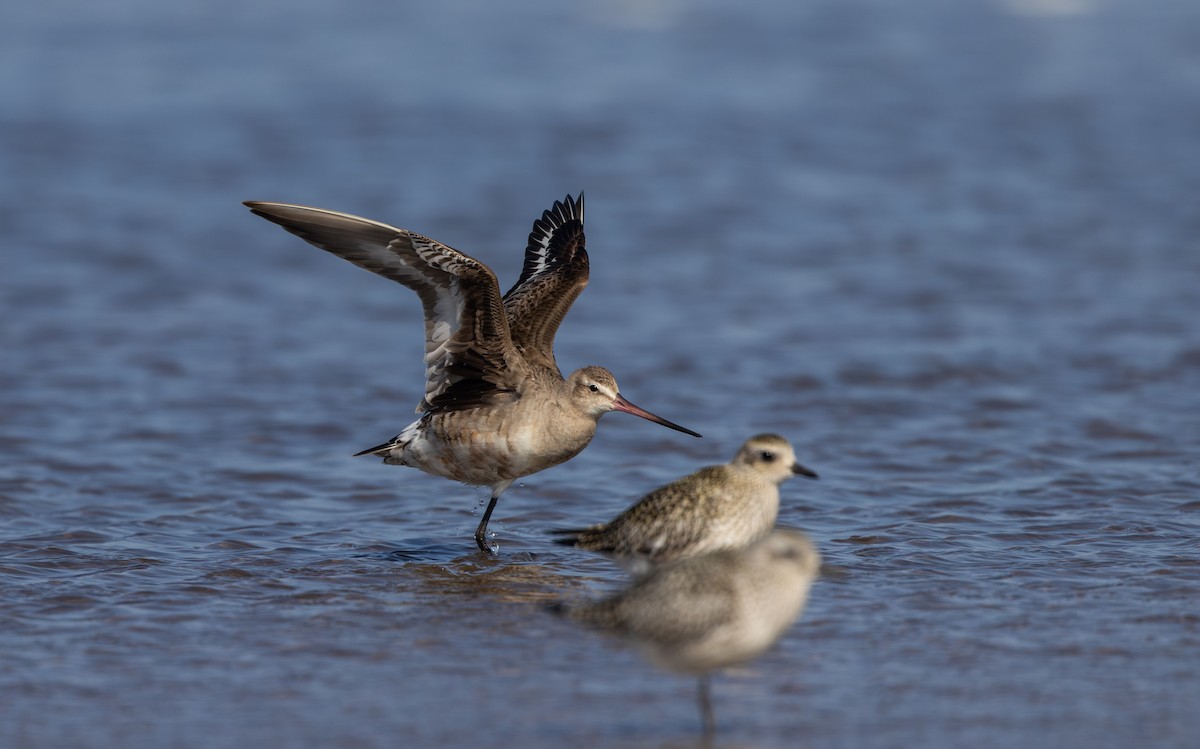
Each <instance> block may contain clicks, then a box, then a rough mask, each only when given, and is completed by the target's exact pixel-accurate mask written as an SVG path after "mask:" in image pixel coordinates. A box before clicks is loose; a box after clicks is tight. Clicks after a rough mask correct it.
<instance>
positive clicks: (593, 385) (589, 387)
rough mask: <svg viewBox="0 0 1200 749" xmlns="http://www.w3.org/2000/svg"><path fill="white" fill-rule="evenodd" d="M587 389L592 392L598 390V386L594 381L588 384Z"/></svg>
mask: <svg viewBox="0 0 1200 749" xmlns="http://www.w3.org/2000/svg"><path fill="white" fill-rule="evenodd" d="M588 390H591V391H592V392H593V393H598V392H600V388H598V387H596V385H595V383H593V384H591V385H588Z"/></svg>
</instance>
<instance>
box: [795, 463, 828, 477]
mask: <svg viewBox="0 0 1200 749" xmlns="http://www.w3.org/2000/svg"><path fill="white" fill-rule="evenodd" d="M792 473H794V474H796V475H797V476H803V477H804V478H806V479H819V478H821V477H820V476H818V475H817V472H816V471H814V470H813V469H811V468H806V467H804V466H802V465H800V464H799V463H793V464H792Z"/></svg>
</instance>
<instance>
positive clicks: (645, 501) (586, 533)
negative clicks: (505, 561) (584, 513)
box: [554, 434, 817, 575]
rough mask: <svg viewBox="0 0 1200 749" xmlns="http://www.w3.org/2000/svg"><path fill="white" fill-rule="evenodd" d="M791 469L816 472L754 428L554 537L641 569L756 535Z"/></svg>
mask: <svg viewBox="0 0 1200 749" xmlns="http://www.w3.org/2000/svg"><path fill="white" fill-rule="evenodd" d="M792 476H806V477H808V478H812V479H815V478H817V474H816V473H814V472H813V471H811V470H809V469H808V468H805V467H804V466H802V465H800V464H799V463H797V462H796V455H795V453H794V452H793V451H792V446H791V445H790V444H789V443H788V441H787V440H786V439H784V438H783V437H780V436H779V435H778V434H760V435H758V436H755V437H751V438H750V439H749V440H747V441H746V443H745V444H743V445H742V446H741V448H740V449H739V450H738V452H737V455H735V456H733V460H732V461H730V462H729V463H726V464H724V465H717V466H708V467H706V468H701V469H700V470H699V471H696V472H695V473H693V474H691V475H690V476H685V477H683V478H681V479H679V480H678V481H673V482H671V483H670V484H667V485H666V486H663V487H659V488H658V489H655V490H654V491H652V492H650V493H649V494H647V495H646V496H645V497H643V498H642V499H641V500H639V501H638V502H637V503H636V504H635V505H633V506H632V507H630V508H629V509H627V510H625V511H624V512H622V513H621V514H620V515H618V516H617V517H616V518H614V519H613V520H611V521H610V522H608V523H602V524H600V525H593V526H591V527H590V528H585V529H583V530H563V531H554V532H555V533H563V534H570V535H569V537H568V538H564V539H561V540H560V541H558V543H561V544H565V545H567V546H577V547H579V548H581V549H588V550H589V551H599V552H603V553H606V554H610V555H612V556H613V557H615V558H616V560H617V562H619V563H620V564H621V565H622V566H624V567H626V568H627V569H629V570H630V571H631V572H632V573H633V574H635V575H641V574H645V573H646V572H647V571H649V570H650V569H651V568H652V567H653V566H655V565H658V564H661V563H663V562H669V561H673V560H676V559H680V558H683V557H689V556H695V555H697V554H704V553H706V552H710V551H717V550H718V549H736V548H739V547H743V546H748V545H750V544H751V543H754V542H755V541H757V540H758V539H760V538H762V537H763V536H765V535H766V534H767V533H769V532H770V531H771V528H773V527H774V525H775V518H776V517H778V515H779V485H780V484H782V483H783V482H784V481H786V480H787V479H789V478H791V477H792Z"/></svg>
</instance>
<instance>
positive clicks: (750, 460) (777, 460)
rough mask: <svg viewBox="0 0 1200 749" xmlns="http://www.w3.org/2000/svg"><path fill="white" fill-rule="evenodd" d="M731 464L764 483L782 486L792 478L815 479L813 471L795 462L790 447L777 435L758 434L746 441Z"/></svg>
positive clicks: (815, 475)
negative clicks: (748, 472)
mask: <svg viewBox="0 0 1200 749" xmlns="http://www.w3.org/2000/svg"><path fill="white" fill-rule="evenodd" d="M733 464H734V465H739V466H746V467H748V468H749V469H750V470H752V471H754V472H755V473H757V474H758V475H759V476H762V478H763V479H765V480H766V481H770V482H772V483H774V484H782V483H783V482H784V481H786V480H787V479H789V478H791V477H792V476H804V477H805V478H810V479H815V478H817V474H816V472H815V471H813V470H811V469H809V468H805V467H804V466H802V465H800V464H799V463H797V462H796V453H795V451H793V450H792V445H791V443H789V442H788V441H787V440H786V439H784V438H783V437H780V436H779V435H778V434H759V435H756V436H754V437H751V438H750V439H748V440H746V444H744V445H742V447H741V449H740V450H738V453H737V455H735V456H734V457H733Z"/></svg>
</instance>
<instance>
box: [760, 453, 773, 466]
mask: <svg viewBox="0 0 1200 749" xmlns="http://www.w3.org/2000/svg"><path fill="white" fill-rule="evenodd" d="M759 457H761V458H762V459H763V462H764V463H770V462H772V461H774V460H775V453H773V452H771V451H770V450H763V451H762V452H761V453H759Z"/></svg>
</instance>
